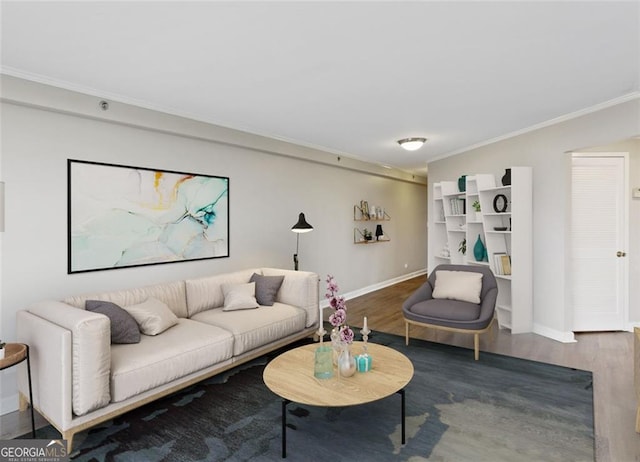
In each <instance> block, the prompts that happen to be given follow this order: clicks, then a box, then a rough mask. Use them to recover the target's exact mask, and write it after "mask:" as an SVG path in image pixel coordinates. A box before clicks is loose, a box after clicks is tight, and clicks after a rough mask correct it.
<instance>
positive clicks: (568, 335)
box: [533, 323, 576, 343]
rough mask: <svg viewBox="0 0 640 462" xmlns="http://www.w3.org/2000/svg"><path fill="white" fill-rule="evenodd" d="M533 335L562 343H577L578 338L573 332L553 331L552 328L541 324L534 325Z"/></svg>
mask: <svg viewBox="0 0 640 462" xmlns="http://www.w3.org/2000/svg"><path fill="white" fill-rule="evenodd" d="M533 333H534V334H538V335H542V336H543V337H547V338H550V339H552V340H556V341H558V342H562V343H575V342H576V336H575V335H574V333H573V332H563V331H560V330H555V329H551V328H550V327H547V326H542V325H540V324H535V323H534V325H533Z"/></svg>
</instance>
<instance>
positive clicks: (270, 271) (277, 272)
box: [261, 268, 320, 327]
mask: <svg viewBox="0 0 640 462" xmlns="http://www.w3.org/2000/svg"><path fill="white" fill-rule="evenodd" d="M261 271H262V274H263V275H264V276H284V280H283V281H282V286H280V290H279V291H278V294H277V296H276V301H277V302H280V303H286V304H287V305H292V306H297V307H298V308H302V309H303V310H305V311H306V312H307V321H306V323H305V327H311V326H313V325H317V324H318V317H319V310H320V296H319V294H320V289H319V285H320V278H319V277H318V275H317V274H316V273H312V272H310V271H293V270H285V269H279V268H262V269H261Z"/></svg>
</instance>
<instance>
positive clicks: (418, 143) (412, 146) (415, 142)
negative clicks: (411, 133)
mask: <svg viewBox="0 0 640 462" xmlns="http://www.w3.org/2000/svg"><path fill="white" fill-rule="evenodd" d="M425 141H427V139H426V138H404V139H402V140H398V144H399V145H400V146H401V147H402V149H406V150H407V151H415V150H416V149H420V148H421V147H422V145H423V144H424V143H425Z"/></svg>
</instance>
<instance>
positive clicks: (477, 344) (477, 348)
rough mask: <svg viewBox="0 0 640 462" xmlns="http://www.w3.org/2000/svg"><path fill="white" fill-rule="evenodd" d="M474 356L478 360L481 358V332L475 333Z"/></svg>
mask: <svg viewBox="0 0 640 462" xmlns="http://www.w3.org/2000/svg"><path fill="white" fill-rule="evenodd" d="M473 356H474V358H475V360H476V361H477V360H478V359H480V334H473Z"/></svg>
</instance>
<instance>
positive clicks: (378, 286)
mask: <svg viewBox="0 0 640 462" xmlns="http://www.w3.org/2000/svg"><path fill="white" fill-rule="evenodd" d="M425 274H427V269H426V268H423V269H421V270H418V271H413V272H412V273H407V274H403V275H401V276H398V277H395V278H392V279H387V280H386V281H382V282H378V283H376V284H372V285H370V286H366V287H363V288H361V289H356V290H352V291H351V292H347V293H344V294H342V296H343V297H344V299H345V300H349V299H352V298H356V297H360V296H361V295H366V294H368V293H370V292H374V291H376V290H380V289H384V288H385V287H389V286H392V285H394V284H398V283H399V282H403V281H407V280H409V279H413V278H415V277H418V276H423V275H425ZM328 306H329V300H327V299H323V300H321V301H320V308H323V309H324V308H326V307H328Z"/></svg>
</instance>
